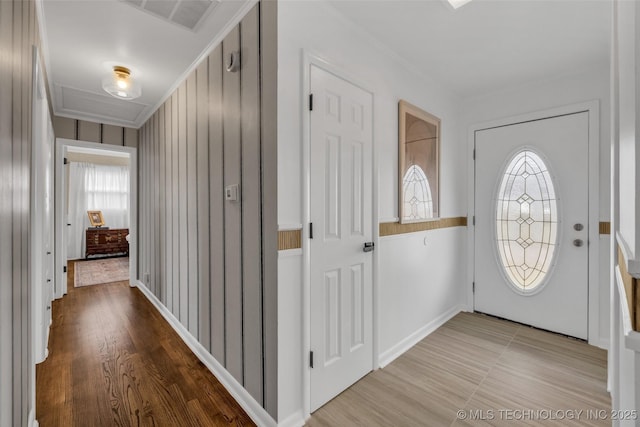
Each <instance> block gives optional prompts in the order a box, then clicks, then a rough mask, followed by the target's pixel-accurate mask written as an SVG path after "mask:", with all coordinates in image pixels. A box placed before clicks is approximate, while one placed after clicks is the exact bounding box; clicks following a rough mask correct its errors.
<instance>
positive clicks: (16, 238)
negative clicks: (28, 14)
mask: <svg viewBox="0 0 640 427" xmlns="http://www.w3.org/2000/svg"><path fill="white" fill-rule="evenodd" d="M22 6H24V4H23V3H18V4H16V5H15V7H14V9H13V22H14V25H13V49H14V51H16V52H20V53H21V54H19V55H16V56H14V67H13V88H14V93H13V111H14V114H13V125H12V127H13V150H12V159H13V162H12V163H13V176H12V180H11V181H12V182H13V183H14V185H15V186H16V187H18V186H20V185H25V184H27V183H28V182H29V177H28V176H25V175H24V173H23V172H22V169H23V168H25V167H26V170H29V165H28V164H25V162H24V159H23V157H24V153H23V152H24V151H25V150H26V149H28V148H29V147H28V144H29V141H28V139H27V135H25V129H24V126H23V122H28V121H29V120H30V114H29V113H30V109H29V108H28V106H27V105H26V103H25V102H24V90H25V87H24V86H25V79H26V78H28V75H25V74H26V73H27V70H26V68H25V63H26V62H27V61H28V58H29V55H28V54H27V52H26V51H25V49H24V46H23V34H24V32H25V31H26V29H25V24H24V22H23V7H22ZM27 28H28V25H27ZM25 187H26V185H25ZM16 190H17V191H14V192H13V200H12V206H13V207H14V209H13V210H12V220H13V230H12V234H13V236H12V240H13V254H12V255H13V259H12V261H13V266H12V270H13V278H12V280H11V284H12V285H13V295H12V300H13V307H12V311H13V323H14V325H15V326H17V327H15V326H14V334H13V348H14V353H13V357H14V360H13V369H14V371H13V372H14V383H13V396H14V401H13V413H14V422H16V421H17V423H24V421H26V420H25V419H24V415H25V414H24V413H23V411H22V406H23V403H24V402H25V399H24V396H23V391H22V389H23V386H22V384H23V383H24V376H25V371H26V367H25V366H24V365H25V362H24V361H25V360H28V354H29V353H27V352H26V351H25V349H24V343H23V339H24V338H23V330H24V328H25V326H26V323H27V319H26V316H25V312H26V311H27V307H28V306H27V304H25V303H24V302H23V298H24V297H23V295H24V294H26V293H27V286H26V285H27V282H26V278H25V277H24V273H23V270H24V269H25V268H26V266H27V260H26V259H25V258H24V255H23V254H24V249H23V248H24V246H25V245H27V239H26V238H25V237H23V234H25V231H24V225H23V222H24V219H23V213H22V212H23V210H24V209H25V199H26V197H27V194H25V193H27V192H26V191H20V190H18V189H17V188H16ZM26 209H27V211H28V209H29V207H28V206H26ZM20 355H24V356H25V357H24V359H17V356H20Z"/></svg>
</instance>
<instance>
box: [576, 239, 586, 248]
mask: <svg viewBox="0 0 640 427" xmlns="http://www.w3.org/2000/svg"><path fill="white" fill-rule="evenodd" d="M582 245H584V242H583V241H582V239H576V240H574V241H573V246H577V247H580V246H582Z"/></svg>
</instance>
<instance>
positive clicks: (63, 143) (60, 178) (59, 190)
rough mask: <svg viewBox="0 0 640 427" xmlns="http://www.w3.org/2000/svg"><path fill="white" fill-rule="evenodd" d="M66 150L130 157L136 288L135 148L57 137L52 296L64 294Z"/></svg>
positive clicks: (132, 263) (132, 279)
mask: <svg viewBox="0 0 640 427" xmlns="http://www.w3.org/2000/svg"><path fill="white" fill-rule="evenodd" d="M69 147H79V148H89V149H92V150H99V151H105V152H109V151H116V152H120V153H127V154H128V155H129V218H130V222H129V235H130V239H129V240H130V241H129V284H130V286H131V287H135V286H136V283H137V279H138V244H137V242H138V149H137V148H135V147H126V146H120V145H109V144H100V143H97V142H88V141H76V140H73V139H65V138H56V145H55V181H54V182H55V192H54V194H55V196H54V205H55V208H54V209H55V214H54V217H55V238H54V241H55V248H56V251H55V254H56V257H55V263H56V267H55V268H54V271H55V295H54V298H55V299H58V298H62V297H63V296H64V295H66V293H67V283H66V277H67V276H66V273H64V272H63V271H62V266H63V265H66V262H67V260H65V259H62V258H63V257H62V254H63V253H64V254H66V253H67V251H63V250H62V239H61V238H60V236H62V233H64V232H65V227H66V225H65V223H66V217H65V215H64V203H61V198H62V195H63V194H64V193H63V186H64V185H65V183H66V180H67V177H66V174H65V173H64V170H65V168H64V153H65V151H66V149H67V148H69Z"/></svg>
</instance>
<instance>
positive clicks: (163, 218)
mask: <svg viewBox="0 0 640 427" xmlns="http://www.w3.org/2000/svg"><path fill="white" fill-rule="evenodd" d="M157 124H158V143H157V145H156V150H157V152H158V167H157V169H156V170H157V171H158V176H157V177H156V180H157V181H159V182H158V193H159V194H158V203H159V204H158V218H159V223H158V238H159V242H160V245H159V247H158V250H159V253H160V255H159V257H158V263H159V272H160V273H159V274H160V290H159V292H158V299H160V301H162V303H163V304H165V305H166V304H167V262H166V259H167V235H166V229H167V224H166V223H167V215H166V206H167V200H166V198H167V192H166V191H164V188H166V187H165V185H164V180H165V177H166V176H167V173H166V169H165V168H166V159H165V157H166V151H165V146H166V145H165V140H166V137H165V114H164V104H163V105H161V106H160V108H159V109H158V122H157Z"/></svg>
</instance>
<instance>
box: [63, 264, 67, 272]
mask: <svg viewBox="0 0 640 427" xmlns="http://www.w3.org/2000/svg"><path fill="white" fill-rule="evenodd" d="M62 272H63V273H66V272H67V266H66V265H65V266H64V267H62Z"/></svg>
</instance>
